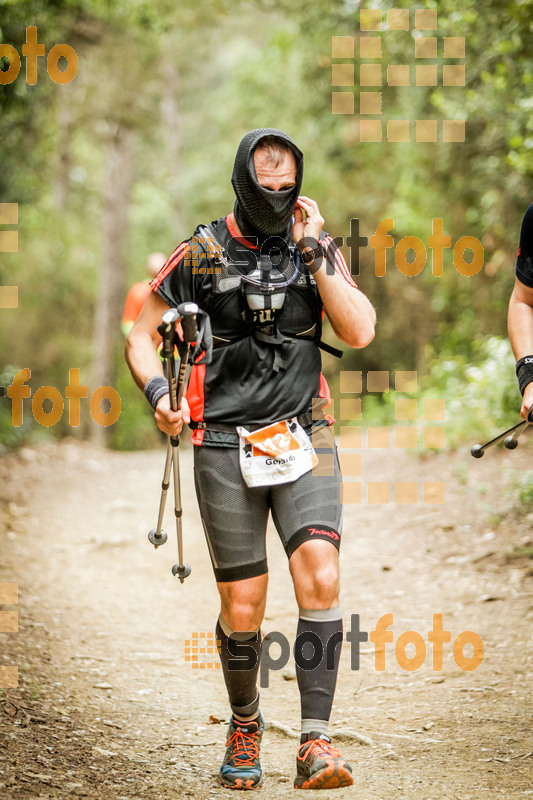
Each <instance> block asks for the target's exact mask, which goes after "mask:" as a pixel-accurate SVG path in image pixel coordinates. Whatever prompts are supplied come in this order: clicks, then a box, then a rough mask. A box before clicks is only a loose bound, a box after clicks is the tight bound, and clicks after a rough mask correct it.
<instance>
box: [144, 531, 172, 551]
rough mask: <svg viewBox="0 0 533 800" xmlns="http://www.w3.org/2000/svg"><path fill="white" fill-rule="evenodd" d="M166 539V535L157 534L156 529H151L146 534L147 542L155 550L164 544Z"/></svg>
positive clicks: (162, 533) (163, 533) (162, 532)
mask: <svg viewBox="0 0 533 800" xmlns="http://www.w3.org/2000/svg"><path fill="white" fill-rule="evenodd" d="M167 539H168V536H167V535H166V533H165V532H164V531H161V532H160V533H158V532H157V528H152V530H151V531H150V533H149V534H148V541H149V542H150V544H153V546H154V547H155V549H156V550H157V548H158V547H160V546H161V545H162V544H165V542H166V540H167Z"/></svg>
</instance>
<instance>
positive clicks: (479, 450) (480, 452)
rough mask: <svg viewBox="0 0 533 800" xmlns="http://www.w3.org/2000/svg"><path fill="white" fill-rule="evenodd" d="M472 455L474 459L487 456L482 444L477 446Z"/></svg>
mask: <svg viewBox="0 0 533 800" xmlns="http://www.w3.org/2000/svg"><path fill="white" fill-rule="evenodd" d="M470 453H471V454H472V455H473V456H474V458H483V456H484V455H485V451H484V450H483V446H482V445H480V444H475V445H474V446H473V447H472V449H471V450H470Z"/></svg>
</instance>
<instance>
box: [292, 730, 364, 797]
mask: <svg viewBox="0 0 533 800" xmlns="http://www.w3.org/2000/svg"><path fill="white" fill-rule="evenodd" d="M352 783H353V777H352V768H351V766H350V765H349V764H348V763H347V762H346V761H345V760H344V758H343V757H342V756H341V754H340V753H339V751H338V750H336V749H335V747H333V745H332V744H331V739H330V738H329V736H326V734H325V733H316V732H313V733H310V734H309V741H307V742H304V743H303V744H301V745H300V747H299V748H298V753H297V755H296V778H295V780H294V788H295V789H336V788H338V787H342V786H351V785H352Z"/></svg>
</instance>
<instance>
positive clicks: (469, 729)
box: [0, 442, 533, 800]
mask: <svg viewBox="0 0 533 800" xmlns="http://www.w3.org/2000/svg"><path fill="white" fill-rule="evenodd" d="M532 454H533V448H532V443H529V444H528V443H525V444H524V445H521V446H520V449H519V450H518V451H517V452H515V453H512V454H507V453H505V452H496V451H491V452H490V454H487V456H486V457H485V458H484V459H483V460H482V461H477V462H475V461H474V460H473V459H471V458H470V456H469V455H468V453H459V454H454V455H450V454H441V455H438V456H434V457H429V458H426V459H425V460H423V461H421V460H415V459H413V460H411V459H409V458H408V456H407V455H406V454H405V453H402V452H395V451H392V450H391V451H376V455H374V454H372V451H368V453H365V458H366V461H365V462H364V469H365V476H366V475H367V474H368V476H369V478H371V479H372V480H375V481H388V480H390V481H395V480H403V481H409V480H412V481H415V480H416V481H422V480H424V479H425V480H439V481H444V482H445V483H446V502H445V504H443V505H424V504H422V503H420V504H418V505H404V506H396V505H395V504H392V503H391V504H389V505H368V504H363V505H359V506H358V505H351V506H347V507H346V516H345V523H344V539H343V547H342V549H341V554H342V577H343V593H342V607H343V612H344V621H345V630H346V629H347V628H348V626H349V622H350V615H351V614H360V616H361V628H362V629H364V630H366V631H371V630H372V629H373V628H374V627H375V625H376V623H377V621H378V619H379V618H380V617H381V616H382V615H384V614H386V613H389V612H390V613H392V614H394V625H393V626H392V630H393V631H394V641H395V642H396V640H397V638H398V636H399V635H400V634H401V633H402V632H403V631H408V630H415V631H418V632H419V633H420V634H421V635H422V637H423V638H424V639H425V640H426V641H427V633H428V631H429V630H430V629H431V627H432V616H433V613H442V614H443V615H444V627H445V628H446V629H448V630H450V631H451V633H452V642H453V640H454V639H455V637H456V636H457V635H458V634H459V633H461V631H463V630H472V631H475V632H477V633H478V634H479V635H480V636H481V637H482V639H483V642H484V646H485V657H484V661H483V663H482V665H481V666H480V667H479V668H478V669H477V670H475V671H473V672H465V671H462V670H461V669H459V668H458V667H457V665H456V663H455V661H454V659H453V655H452V644H451V643H449V644H445V646H444V669H443V670H442V671H441V672H436V671H434V670H433V669H432V660H431V648H430V647H429V645H428V652H427V657H426V661H425V663H424V664H423V665H422V666H421V667H420V668H419V669H418V670H416V671H406V670H403V669H401V668H400V667H399V666H398V664H397V663H396V659H395V651H394V644H392V645H387V651H386V659H387V660H386V668H385V671H383V672H377V671H376V670H375V669H374V647H373V645H372V644H371V643H370V642H367V643H363V644H362V646H361V668H360V669H359V670H358V671H355V670H351V669H350V647H349V645H348V643H346V642H345V645H344V649H343V655H342V660H341V673H340V678H339V685H338V690H337V696H336V702H335V707H334V712H333V715H332V726H331V727H332V731H333V734H334V736H335V740H336V741H338V742H339V746H341V747H342V750H343V753H344V754H345V756H346V757H347V758H348V759H349V761H350V762H351V763H352V765H353V768H354V775H355V784H356V785H355V787H352V788H349V789H344V790H338V791H337V792H335V794H334V796H335V797H339V798H341V797H353V798H357V800H381V799H382V798H383V800H385V798H386V800H396V799H398V800H399V798H413V800H418V799H419V798H420V800H441V798H442V799H443V800H444V798H446V800H451V798H457V800H469V798H472V800H474V799H475V800H479V798H484V797H487V798H489V797H491V795H492V794H494V793H495V792H497V793H498V797H500V798H512V799H513V800H515V799H516V800H518V799H519V798H525V797H528V796H530V795H531V796H533V780H532V777H533V737H532V734H531V711H532V704H531V679H532V677H533V639H532V620H533V569H532V567H531V564H532V562H531V560H530V559H528V558H527V557H525V556H524V557H514V556H513V555H512V554H511V549H512V547H513V546H517V545H519V544H522V545H524V544H525V545H528V541H529V545H528V546H529V548H530V549H531V544H532V543H531V541H530V540H528V536H529V532H530V530H531V527H532V525H531V519H529V520H528V519H516V518H513V517H508V518H506V519H505V521H504V522H503V523H502V524H496V523H497V520H496V518H495V516H494V513H495V512H496V511H498V510H499V509H502V507H503V506H504V505H505V502H506V501H505V498H504V497H503V496H502V491H501V490H502V484H503V482H504V479H503V474H504V472H505V470H506V469H508V468H509V469H512V470H520V469H522V470H525V469H526V468H527V466H528V464H530V463H531V456H532ZM191 461H192V456H191V450H190V449H187V448H184V449H183V452H182V478H183V498H184V508H185V531H186V534H185V551H186V560H187V561H190V562H191V564H192V570H193V571H192V575H191V576H190V577H189V578H188V579H187V581H186V582H185V584H184V585H183V586H181V585H180V584H179V583H178V582H177V580H176V579H175V578H173V577H172V575H171V572H170V568H171V566H172V564H173V562H174V561H175V560H176V559H175V557H176V545H175V536H174V528H173V514H172V509H171V508H169V509H167V515H166V519H167V521H166V529H167V530H168V532H169V543H168V544H167V545H165V547H163V548H160V549H159V550H157V551H155V550H154V549H153V548H152V547H151V546H150V545H149V544H148V542H147V540H146V533H147V530H148V529H149V528H150V527H152V526H153V525H154V523H155V516H156V510H157V504H158V499H159V491H160V488H159V487H160V481H161V472H162V468H163V452H162V451H161V452H160V451H157V452H148V453H112V452H104V451H99V450H96V449H94V448H92V447H90V446H88V445H82V444H79V443H75V442H64V443H62V444H60V445H47V446H44V447H42V448H38V449H32V450H25V451H23V452H22V453H21V454H19V455H17V456H10V457H7V458H3V459H2V461H1V462H0V486H1V487H2V488H1V494H2V500H1V504H0V515H1V516H0V522H1V529H0V531H1V532H0V542H1V551H2V558H1V562H2V563H1V566H0V582H3V583H5V582H15V583H17V584H18V587H19V603H18V607H17V608H18V616H19V631H18V633H5V634H2V635H1V641H2V647H1V650H0V657H1V658H0V665H4V666H5V665H14V664H16V665H18V667H19V687H18V688H17V689H7V690H5V691H3V692H0V733H1V735H2V741H3V746H2V749H1V751H0V796H1V797H6V798H9V800H11V798H62V799H63V798H78V797H84V798H91V799H92V798H105V800H121V799H124V800H125V798H128V799H131V798H146V799H147V800H155V799H156V798H157V800H165V799H166V798H177V797H192V798H211V797H213V796H215V795H221V796H222V795H225V796H227V790H223V789H221V788H220V787H219V786H218V784H217V770H218V766H219V762H220V759H221V755H222V752H223V743H224V739H225V732H226V724H225V721H227V718H228V709H227V705H226V700H225V693H224V689H223V681H222V677H221V673H220V671H219V670H215V669H209V668H205V669H202V670H200V669H198V670H193V669H192V668H191V664H190V662H186V661H185V660H184V642H185V640H186V639H190V637H191V634H192V633H193V632H195V631H196V632H210V631H212V630H213V628H214V622H215V619H216V616H217V613H218V607H217V599H216V590H215V586H214V581H213V577H212V573H211V566H210V562H209V558H208V553H207V547H206V545H205V541H204V538H203V533H202V529H201V525H200V520H199V517H198V512H197V510H196V503H195V500H194V490H193V484H192V470H191ZM169 500H170V498H169ZM171 505H172V503H171V502H169V506H171ZM269 564H270V585H269V600H268V606H267V616H266V620H265V623H264V626H263V630H264V632H268V631H273V630H276V631H281V632H282V633H284V634H285V635H286V636H287V638H288V640H289V642H291V645H292V642H293V641H294V633H295V628H296V606H295V602H294V599H293V594H292V587H291V583H290V579H289V574H288V569H287V564H286V559H285V555H284V553H283V550H282V547H281V545H280V543H279V541H278V540H277V537H276V534H275V532H274V531H270V532H269ZM12 608H14V607H12ZM409 652H410V651H409V650H408V654H409ZM468 652H469V651H468V647H467V648H466V649H465V655H468ZM272 654H273V655H274V649H273V650H272ZM205 658H206V661H212V662H213V663H214V661H215V657H212V656H206V657H205ZM292 677H293V664H292V658H291V661H290V663H289V664H287V666H286V667H285V668H284V669H283V670H279V671H273V672H271V673H270V685H269V688H264V689H263V690H262V709H263V714H264V716H265V719H266V720H267V721H269V722H270V723H273V722H274V723H276V722H277V723H284V724H286V725H289V726H290V727H291V728H293V729H297V727H298V719H299V704H298V693H297V686H296V682H295V681H294V680H293V679H292ZM210 715H211V717H212V718H217V719H218V720H223V721H224V724H218V723H217V722H216V721H215V722H213V721H212V719H211V720H210ZM356 734H358V735H361V736H363V737H366V739H367V740H368V743H367V744H363V743H360V742H358V741H357V736H356ZM295 743H296V739H293V738H290V736H288V735H287V734H286V733H284V732H282V731H281V730H280V729H278V728H276V727H272V726H271V727H270V728H269V729H268V730H267V732H266V733H265V736H264V739H263V757H262V763H263V766H264V770H265V776H266V777H265V785H264V787H263V789H262V790H261V791H260V795H261V796H262V797H264V798H269V800H270V798H272V800H273V798H278V797H292V796H293V794H294V789H293V788H292V778H293V771H294V757H295V746H296V745H295Z"/></svg>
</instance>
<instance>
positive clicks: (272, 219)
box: [231, 128, 304, 244]
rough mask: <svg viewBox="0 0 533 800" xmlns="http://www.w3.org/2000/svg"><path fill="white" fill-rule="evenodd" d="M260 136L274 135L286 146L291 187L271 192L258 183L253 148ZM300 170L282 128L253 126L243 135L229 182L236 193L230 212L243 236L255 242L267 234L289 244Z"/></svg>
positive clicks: (298, 154)
mask: <svg viewBox="0 0 533 800" xmlns="http://www.w3.org/2000/svg"><path fill="white" fill-rule="evenodd" d="M264 136H276V137H278V138H279V139H282V140H283V141H284V142H286V143H287V144H288V145H289V147H290V149H291V151H292V153H293V155H294V159H295V161H296V180H295V184H294V186H293V187H292V188H291V189H282V190H281V191H279V192H274V191H272V190H271V189H265V188H264V187H263V186H261V185H260V184H259V183H258V180H257V176H256V174H255V166H254V149H255V147H256V146H257V144H258V143H259V141H260V140H261V139H262V138H263V137H264ZM303 170H304V157H303V153H302V152H301V150H299V149H298V147H296V145H295V144H294V142H293V141H292V139H291V138H290V136H288V135H287V134H286V133H283V131H279V130H277V129H276V128H257V129H256V130H254V131H250V133H247V134H246V136H244V137H243V139H242V141H241V143H240V145H239V148H238V150H237V155H236V156H235V164H234V166H233V175H232V176H231V183H232V185H233V188H234V190H235V194H236V196H237V200H236V201H235V207H234V210H233V213H234V215H235V220H236V222H237V225H238V226H239V228H240V230H241V231H242V233H243V235H244V236H255V237H257V239H258V241H259V244H262V242H264V241H265V240H266V239H267V238H268V237H269V236H281V237H282V238H283V239H285V240H286V241H288V242H289V243H292V231H291V222H292V215H293V213H294V207H295V205H296V200H297V199H298V196H299V194H300V189H301V186H302V178H303Z"/></svg>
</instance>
